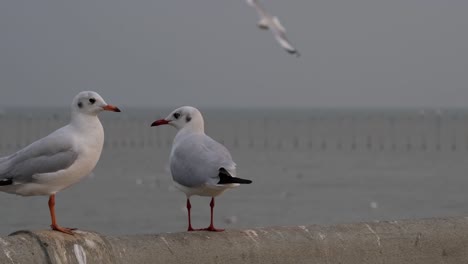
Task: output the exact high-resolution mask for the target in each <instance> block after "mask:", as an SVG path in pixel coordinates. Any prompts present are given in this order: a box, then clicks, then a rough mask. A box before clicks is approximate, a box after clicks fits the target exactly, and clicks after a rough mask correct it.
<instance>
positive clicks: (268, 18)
mask: <svg viewBox="0 0 468 264" xmlns="http://www.w3.org/2000/svg"><path fill="white" fill-rule="evenodd" d="M246 1H247V3H248V4H249V5H250V6H252V7H254V8H255V10H257V13H258V16H259V17H260V20H259V21H258V23H257V26H258V27H259V28H260V29H263V30H268V29H269V30H271V32H273V35H274V36H275V39H276V41H278V43H279V44H280V45H281V47H283V48H284V49H285V50H286V51H287V52H289V53H290V54H294V55H296V57H299V56H301V54H300V53H299V52H298V51H297V49H295V48H294V47H293V46H292V45H291V43H289V40H288V38H287V37H286V29H285V28H284V27H283V25H281V23H280V21H279V19H278V18H277V17H275V16H272V15H270V14H269V13H268V12H266V11H265V9H264V8H263V7H262V6H261V5H260V3H259V2H258V0H246Z"/></svg>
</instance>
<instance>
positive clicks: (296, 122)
mask: <svg viewBox="0 0 468 264" xmlns="http://www.w3.org/2000/svg"><path fill="white" fill-rule="evenodd" d="M67 122H68V118H67V117H60V116H54V117H41V118H31V117H21V116H15V117H8V116H3V117H1V118H0V135H1V136H0V150H1V152H2V153H3V152H7V151H13V150H15V149H19V148H22V147H24V146H26V145H28V144H30V143H31V142H33V141H35V140H37V139H38V138H41V137H43V136H45V135H47V134H48V133H50V132H51V131H53V130H54V129H56V128H59V127H61V126H63V125H65V124H66V123H67ZM206 122H207V124H206V130H207V133H208V134H210V135H211V136H212V137H213V138H215V139H216V140H218V141H220V142H221V143H223V144H224V145H226V146H227V147H228V148H231V149H246V148H247V149H259V150H262V149H264V150H271V151H273V150H277V151H288V150H304V151H308V150H309V151H468V113H467V114H454V115H444V116H442V115H436V114H434V115H403V114H402V115H397V116H385V115H382V116H379V115H356V116H352V115H349V116H339V115H324V116H313V117H304V118H301V117H299V118H294V117H293V118H291V117H287V116H285V117H262V118H257V119H253V118H250V119H249V118H235V117H230V118H224V119H223V118H219V117H218V118H215V119H211V120H206ZM149 123H151V122H149V121H148V120H143V119H141V118H140V119H138V118H122V119H119V118H115V119H104V120H103V125H104V128H105V131H106V142H105V147H106V148H170V146H171V144H172V140H173V137H174V135H175V129H174V128H171V127H158V128H154V127H153V128H151V127H149Z"/></svg>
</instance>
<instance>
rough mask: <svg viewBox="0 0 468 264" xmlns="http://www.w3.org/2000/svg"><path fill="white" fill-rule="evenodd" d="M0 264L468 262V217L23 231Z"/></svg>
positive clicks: (0, 249)
mask: <svg viewBox="0 0 468 264" xmlns="http://www.w3.org/2000/svg"><path fill="white" fill-rule="evenodd" d="M0 263H79V264H82V263H343V264H344V263H353V264H354V263H356V264H358V263H359V264H361V263H369V264H376V263H399V264H400V263H421V264H428V263H468V218H449V219H422V220H405V221H392V222H378V223H377V222H376V223H356V224H343V225H334V226H317V225H310V226H295V227H268V228H256V229H249V230H229V231H226V232H221V233H211V232H191V233H186V232H183V233H172V234H170V233H168V234H155V235H128V236H118V237H107V236H101V235H99V234H96V233H91V232H84V231H79V232H78V233H77V234H76V235H74V236H70V235H66V234H61V233H58V232H53V231H37V232H29V231H20V232H17V233H14V234H12V235H10V236H8V237H4V238H0Z"/></svg>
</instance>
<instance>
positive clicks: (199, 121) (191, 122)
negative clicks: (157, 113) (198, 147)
mask: <svg viewBox="0 0 468 264" xmlns="http://www.w3.org/2000/svg"><path fill="white" fill-rule="evenodd" d="M160 125H171V126H173V127H175V128H177V129H178V130H180V129H184V128H186V129H190V131H194V132H204V121H203V116H202V114H201V113H200V111H198V109H196V108H195V107H192V106H182V107H179V108H177V109H176V110H174V111H172V113H170V114H169V115H168V116H167V117H166V118H164V119H159V120H156V121H154V122H153V123H152V124H151V126H160Z"/></svg>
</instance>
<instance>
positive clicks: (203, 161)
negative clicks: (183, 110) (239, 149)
mask: <svg viewBox="0 0 468 264" xmlns="http://www.w3.org/2000/svg"><path fill="white" fill-rule="evenodd" d="M170 166H171V173H172V177H173V178H174V180H175V181H176V182H177V183H179V184H181V185H184V186H187V187H197V186H201V185H203V184H213V185H214V184H216V183H217V182H218V181H219V176H218V175H219V169H220V168H221V167H223V168H225V169H226V170H227V171H229V173H231V174H232V175H233V176H235V167H236V164H235V163H234V161H232V157H231V154H230V153H229V151H228V150H227V149H226V148H225V147H224V146H223V145H221V144H220V143H218V142H216V141H214V140H213V139H212V138H210V137H208V136H206V135H193V136H190V137H188V138H186V139H184V140H182V141H181V142H179V143H178V144H177V145H176V146H174V149H173V150H172V153H171V160H170Z"/></svg>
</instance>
